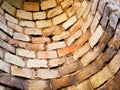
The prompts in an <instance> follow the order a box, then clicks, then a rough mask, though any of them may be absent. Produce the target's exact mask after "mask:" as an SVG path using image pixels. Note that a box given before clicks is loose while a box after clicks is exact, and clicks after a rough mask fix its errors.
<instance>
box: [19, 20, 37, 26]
mask: <svg viewBox="0 0 120 90" xmlns="http://www.w3.org/2000/svg"><path fill="white" fill-rule="evenodd" d="M19 25H20V26H22V27H35V22H33V21H20V23H19Z"/></svg>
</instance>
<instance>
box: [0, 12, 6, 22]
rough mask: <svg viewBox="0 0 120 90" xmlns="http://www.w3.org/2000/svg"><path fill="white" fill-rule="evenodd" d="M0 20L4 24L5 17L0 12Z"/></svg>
mask: <svg viewBox="0 0 120 90" xmlns="http://www.w3.org/2000/svg"><path fill="white" fill-rule="evenodd" d="M0 22H1V23H3V24H6V19H5V17H4V16H3V15H1V14H0Z"/></svg>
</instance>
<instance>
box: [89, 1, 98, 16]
mask: <svg viewBox="0 0 120 90" xmlns="http://www.w3.org/2000/svg"><path fill="white" fill-rule="evenodd" d="M98 3H99V0H93V2H92V7H91V11H92V13H93V14H95V13H96V10H97V7H98Z"/></svg>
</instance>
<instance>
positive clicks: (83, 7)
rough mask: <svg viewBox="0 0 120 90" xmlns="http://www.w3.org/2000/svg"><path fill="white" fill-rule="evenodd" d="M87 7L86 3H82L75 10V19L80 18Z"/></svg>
mask: <svg viewBox="0 0 120 90" xmlns="http://www.w3.org/2000/svg"><path fill="white" fill-rule="evenodd" d="M87 5H88V3H87V1H83V2H82V4H81V6H80V8H79V10H77V17H78V18H80V17H81V16H82V15H83V13H84V12H85V10H86V8H87Z"/></svg>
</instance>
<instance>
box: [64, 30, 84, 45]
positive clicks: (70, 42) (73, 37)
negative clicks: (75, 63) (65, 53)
mask: <svg viewBox="0 0 120 90" xmlns="http://www.w3.org/2000/svg"><path fill="white" fill-rule="evenodd" d="M81 35H82V31H81V30H78V31H77V32H76V33H75V34H73V35H71V36H70V37H69V38H67V39H66V43H67V45H68V46H69V45H71V44H72V43H73V42H74V41H75V40H76V39H77V38H79V37H80V36H81Z"/></svg>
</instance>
